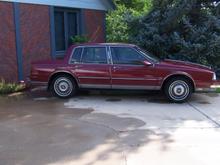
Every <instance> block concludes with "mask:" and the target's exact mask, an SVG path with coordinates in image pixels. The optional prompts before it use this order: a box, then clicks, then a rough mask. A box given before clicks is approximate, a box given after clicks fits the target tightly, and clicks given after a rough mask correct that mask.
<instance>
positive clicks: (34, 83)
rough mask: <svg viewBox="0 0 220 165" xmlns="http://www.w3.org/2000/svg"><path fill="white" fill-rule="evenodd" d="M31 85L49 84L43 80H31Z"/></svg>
mask: <svg viewBox="0 0 220 165" xmlns="http://www.w3.org/2000/svg"><path fill="white" fill-rule="evenodd" d="M30 85H32V86H47V85H48V82H43V81H30Z"/></svg>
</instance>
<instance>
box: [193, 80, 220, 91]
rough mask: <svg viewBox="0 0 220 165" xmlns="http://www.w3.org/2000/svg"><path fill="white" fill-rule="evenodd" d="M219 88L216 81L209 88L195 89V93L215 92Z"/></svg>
mask: <svg viewBox="0 0 220 165" xmlns="http://www.w3.org/2000/svg"><path fill="white" fill-rule="evenodd" d="M218 88H220V81H216V82H214V83H213V85H211V86H210V87H209V88H196V90H195V92H216V90H217V89H218Z"/></svg>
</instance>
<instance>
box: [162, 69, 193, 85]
mask: <svg viewBox="0 0 220 165" xmlns="http://www.w3.org/2000/svg"><path fill="white" fill-rule="evenodd" d="M171 76H186V77H188V78H189V79H190V80H192V82H193V86H194V88H196V83H195V81H194V79H193V78H192V76H191V75H190V74H188V73H186V72H181V71H180V72H174V73H171V74H169V75H167V76H166V77H165V78H164V79H163V80H162V82H161V88H162V86H163V84H164V82H165V81H166V80H167V79H168V78H170V77H171Z"/></svg>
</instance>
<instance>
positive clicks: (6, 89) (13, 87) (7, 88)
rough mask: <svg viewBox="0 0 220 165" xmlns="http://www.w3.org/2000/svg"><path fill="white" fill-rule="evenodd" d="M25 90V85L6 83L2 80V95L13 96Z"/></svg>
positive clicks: (0, 88) (0, 82)
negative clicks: (12, 94)
mask: <svg viewBox="0 0 220 165" xmlns="http://www.w3.org/2000/svg"><path fill="white" fill-rule="evenodd" d="M24 88H25V85H22V84H16V83H6V82H5V81H4V80H0V95H6V94H11V93H15V92H19V91H21V90H23V89H24Z"/></svg>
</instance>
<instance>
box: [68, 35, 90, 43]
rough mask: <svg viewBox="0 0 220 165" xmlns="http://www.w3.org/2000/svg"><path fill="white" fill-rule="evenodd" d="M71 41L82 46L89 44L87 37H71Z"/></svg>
mask: <svg viewBox="0 0 220 165" xmlns="http://www.w3.org/2000/svg"><path fill="white" fill-rule="evenodd" d="M70 40H71V42H72V44H82V43H86V42H89V38H88V37H87V36H80V35H76V36H72V37H70Z"/></svg>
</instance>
